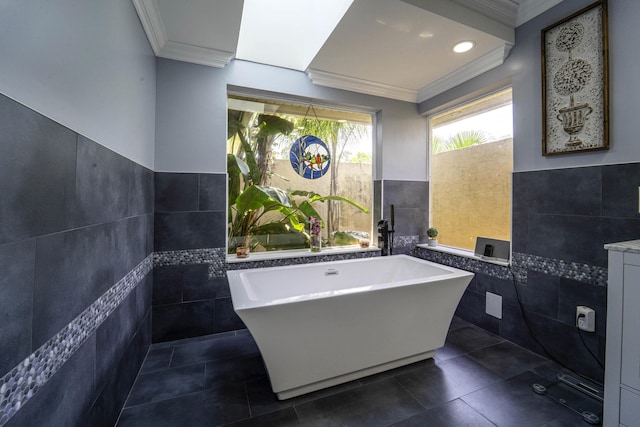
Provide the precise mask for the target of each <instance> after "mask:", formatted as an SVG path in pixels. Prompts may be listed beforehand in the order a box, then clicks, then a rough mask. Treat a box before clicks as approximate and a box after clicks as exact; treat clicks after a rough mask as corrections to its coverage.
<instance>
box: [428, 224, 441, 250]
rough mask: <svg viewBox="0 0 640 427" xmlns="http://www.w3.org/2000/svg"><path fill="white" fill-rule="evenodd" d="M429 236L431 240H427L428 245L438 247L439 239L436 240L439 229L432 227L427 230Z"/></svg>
mask: <svg viewBox="0 0 640 427" xmlns="http://www.w3.org/2000/svg"><path fill="white" fill-rule="evenodd" d="M427 236H428V237H429V239H428V240H427V244H428V245H429V246H438V239H436V237H438V229H437V228H434V227H430V228H429V229H427Z"/></svg>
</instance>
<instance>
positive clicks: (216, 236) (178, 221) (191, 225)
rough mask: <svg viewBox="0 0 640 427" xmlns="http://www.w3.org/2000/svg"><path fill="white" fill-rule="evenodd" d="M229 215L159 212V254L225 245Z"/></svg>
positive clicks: (156, 223) (156, 240)
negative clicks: (225, 231) (225, 232)
mask: <svg viewBox="0 0 640 427" xmlns="http://www.w3.org/2000/svg"><path fill="white" fill-rule="evenodd" d="M226 219H227V215H226V212H175V213H156V215H155V218H154V229H155V233H154V234H155V235H154V248H155V250H156V251H171V250H179V249H199V248H219V247H224V246H225V242H226V240H225V235H224V230H225V229H226Z"/></svg>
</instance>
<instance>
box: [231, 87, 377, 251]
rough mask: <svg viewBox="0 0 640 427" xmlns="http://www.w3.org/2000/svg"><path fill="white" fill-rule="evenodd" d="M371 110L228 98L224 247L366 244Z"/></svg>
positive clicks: (261, 248) (254, 248)
mask: <svg viewBox="0 0 640 427" xmlns="http://www.w3.org/2000/svg"><path fill="white" fill-rule="evenodd" d="M372 147H373V143H372V134H371V115H370V114H363V113H360V112H353V111H343V110H338V109H334V108H327V107H325V106H315V105H311V104H307V105H302V104H296V103H293V102H287V101H280V100H267V99H258V98H254V97H248V96H241V95H235V94H234V95H231V94H230V95H229V96H228V140H227V173H228V179H229V184H228V202H229V203H228V204H229V212H228V243H227V246H228V252H229V253H234V252H236V248H237V247H239V246H249V247H250V250H251V251H252V252H256V251H260V252H262V251H277V250H284V249H302V248H309V246H310V245H309V243H310V227H309V218H310V217H316V218H318V219H319V220H320V222H321V223H322V231H321V236H320V237H321V240H322V246H323V247H326V246H329V247H332V246H348V245H357V244H359V243H360V242H361V241H362V242H363V243H364V242H365V241H367V240H368V239H370V233H371V231H372V216H371V213H370V211H371V206H372V194H373V190H372V161H371V160H372Z"/></svg>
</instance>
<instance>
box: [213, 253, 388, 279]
mask: <svg viewBox="0 0 640 427" xmlns="http://www.w3.org/2000/svg"><path fill="white" fill-rule="evenodd" d="M377 256H380V251H366V252H352V253H345V254H333V255H331V254H327V255H314V256H306V257H305V256H303V257H296V258H279V259H265V260H260V261H247V262H242V263H233V264H227V265H226V269H227V270H246V269H249V268H264V267H284V266H287V265H298V264H314V263H317V262H326V261H342V260H346V259H358V258H372V257H377ZM216 273H217V272H216ZM209 276H210V277H211V267H209ZM216 277H218V276H216ZM223 277H226V270H225V275H224V276H223Z"/></svg>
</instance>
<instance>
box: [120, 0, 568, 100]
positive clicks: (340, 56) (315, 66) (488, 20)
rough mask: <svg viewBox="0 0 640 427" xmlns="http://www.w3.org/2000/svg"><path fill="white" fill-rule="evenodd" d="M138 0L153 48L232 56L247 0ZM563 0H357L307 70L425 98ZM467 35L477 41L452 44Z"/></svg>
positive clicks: (217, 59)
mask: <svg viewBox="0 0 640 427" xmlns="http://www.w3.org/2000/svg"><path fill="white" fill-rule="evenodd" d="M132 1H133V3H134V5H135V7H136V11H137V12H138V15H139V17H140V21H141V22H142V25H143V27H144V30H145V32H146V34H147V38H148V39H149V42H150V43H151V46H152V48H153V50H154V52H155V54H156V56H160V57H164V58H170V59H176V60H180V61H186V62H192V63H196V64H203V65H208V66H212V67H218V68H222V67H224V66H225V65H226V64H228V63H229V62H230V61H232V60H233V59H234V57H235V52H236V46H237V43H238V36H239V31H240V22H241V18H242V7H243V1H242V0H181V1H176V0H132ZM265 1H267V0H265ZM560 1H562V0H355V1H354V2H353V4H352V5H351V7H350V8H349V9H348V10H347V13H346V14H345V15H344V17H343V18H342V20H341V21H340V22H339V24H338V25H337V27H336V28H335V30H334V31H333V33H332V34H331V35H330V36H329V38H328V39H327V41H326V43H325V44H324V45H323V46H322V48H321V49H320V51H319V52H318V54H317V55H316V56H315V57H314V59H313V60H312V61H311V64H310V66H309V68H308V69H307V70H306V73H307V75H308V76H309V78H310V79H311V81H313V83H314V84H316V85H321V86H328V87H333V88H339V89H346V90H351V91H355V92H361V93H367V94H371V95H377V96H383V97H387V98H393V99H399V100H403V101H410V102H422V101H424V100H426V99H429V98H430V97H432V96H434V95H437V94H438V93H441V92H443V91H445V90H447V89H450V88H452V87H454V86H456V85H458V84H460V83H463V82H465V81H467V80H469V79H471V78H473V77H475V76H477V75H479V74H481V73H483V72H485V71H488V70H490V69H491V68H494V67H497V66H498V65H500V64H502V63H503V61H504V59H505V58H506V56H507V55H508V53H509V51H510V49H511V47H512V46H513V43H514V33H515V31H514V28H515V27H516V26H518V25H520V24H522V23H524V22H526V21H528V20H529V19H531V18H533V17H535V16H537V15H538V14H540V13H542V12H544V11H545V10H547V9H549V8H550V7H552V6H554V5H556V4H558V3H559V2H560ZM268 25H269V24H268V23H265V30H268ZM461 40H473V41H474V42H475V47H474V49H472V50H471V51H470V52H467V53H463V54H455V53H453V52H452V51H451V48H452V47H453V45H454V44H455V43H456V42H458V41H461Z"/></svg>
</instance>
